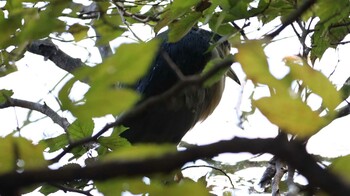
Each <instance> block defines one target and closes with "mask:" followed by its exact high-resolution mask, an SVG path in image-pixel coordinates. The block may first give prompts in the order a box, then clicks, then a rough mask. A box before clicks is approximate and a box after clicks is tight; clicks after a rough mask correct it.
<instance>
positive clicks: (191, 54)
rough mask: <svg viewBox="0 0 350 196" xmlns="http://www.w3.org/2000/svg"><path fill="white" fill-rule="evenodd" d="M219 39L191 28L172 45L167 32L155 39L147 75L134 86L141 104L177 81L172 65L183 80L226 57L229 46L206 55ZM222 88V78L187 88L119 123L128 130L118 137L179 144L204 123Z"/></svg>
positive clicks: (220, 94) (234, 76) (216, 48)
mask: <svg viewBox="0 0 350 196" xmlns="http://www.w3.org/2000/svg"><path fill="white" fill-rule="evenodd" d="M220 38H221V37H220V36H219V35H216V34H213V33H211V32H209V31H206V30H203V29H198V28H197V29H195V28H193V29H192V30H191V31H190V32H189V33H188V34H187V35H185V36H184V37H183V38H182V39H181V40H180V41H178V42H176V43H169V42H168V41H167V32H164V33H161V34H159V35H158V36H157V39H161V40H162V43H161V45H160V49H159V51H158V55H157V56H156V58H155V60H154V62H153V64H152V65H151V66H150V69H149V72H148V73H147V74H146V75H145V76H144V77H143V78H142V79H141V80H140V81H139V82H138V83H137V84H136V85H135V89H136V90H137V91H138V92H140V93H141V94H142V96H143V98H142V100H141V102H142V101H144V100H147V99H148V98H150V97H152V96H156V95H159V94H161V93H163V92H165V91H166V90H168V89H169V88H171V87H172V86H173V85H175V84H176V83H177V82H178V81H179V77H178V75H177V74H176V73H175V71H174V69H172V68H171V67H170V65H169V59H167V58H165V55H167V56H168V57H170V59H171V61H172V63H173V65H176V66H177V68H178V70H180V71H181V72H182V74H183V75H184V76H188V75H193V74H199V73H201V72H202V71H203V69H204V67H205V65H206V64H207V63H208V62H209V61H210V60H211V59H214V58H218V57H219V58H224V57H225V56H227V55H228V54H229V53H230V44H229V43H228V42H227V41H224V42H222V43H220V44H218V45H216V46H215V47H213V49H212V50H211V51H210V46H211V45H212V44H214V43H217V42H218V41H219V39H220ZM227 75H230V76H231V77H232V78H233V79H234V80H235V81H236V82H237V83H239V80H238V78H237V76H236V75H235V74H234V72H233V71H232V70H231V69H230V71H228V74H227ZM224 85H225V77H223V78H222V79H221V80H220V81H219V82H217V83H215V84H214V85H212V86H211V87H208V88H204V87H197V86H193V87H188V88H186V89H184V90H183V91H182V92H180V93H179V94H177V95H174V96H173V97H172V98H171V99H169V100H166V101H163V102H161V103H158V104H157V105H156V106H154V107H151V108H149V109H148V110H147V111H144V112H143V113H142V114H139V115H138V116H136V117H133V118H131V119H128V120H127V121H125V122H124V123H123V125H124V126H126V127H129V129H128V130H126V131H124V132H123V133H122V134H121V136H122V137H125V138H126V139H128V140H129V141H130V142H131V143H140V142H142V143H179V142H180V141H181V138H182V137H183V136H184V135H185V134H186V132H187V131H188V130H189V129H191V128H192V127H193V126H194V125H195V124H196V123H197V122H198V121H202V120H205V119H206V118H207V117H208V116H209V115H210V114H211V113H212V112H213V111H214V109H215V108H216V106H217V105H218V103H219V101H220V99H221V96H222V93H223V89H224Z"/></svg>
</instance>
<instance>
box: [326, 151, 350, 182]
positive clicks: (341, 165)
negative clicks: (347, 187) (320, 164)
mask: <svg viewBox="0 0 350 196" xmlns="http://www.w3.org/2000/svg"><path fill="white" fill-rule="evenodd" d="M329 169H330V170H331V171H332V172H334V173H335V174H337V175H338V176H340V177H341V178H343V179H344V180H345V181H346V182H347V183H350V155H346V156H343V157H338V158H336V159H335V160H334V161H333V162H332V164H331V165H330V166H329Z"/></svg>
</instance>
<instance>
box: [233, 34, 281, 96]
mask: <svg viewBox="0 0 350 196" xmlns="http://www.w3.org/2000/svg"><path fill="white" fill-rule="evenodd" d="M261 45H262V42H261V41H259V40H253V41H248V42H246V43H243V44H239V45H237V46H236V47H237V49H238V53H237V54H236V60H237V61H238V62H239V63H240V64H241V65H242V68H243V71H244V72H245V73H246V75H247V78H248V79H250V80H252V81H253V82H254V83H255V84H258V83H260V84H266V85H268V86H269V87H273V88H275V89H276V90H279V91H286V89H287V88H286V86H285V85H284V84H283V82H282V81H280V80H277V79H276V78H275V77H274V76H272V75H271V73H270V71H269V66H268V63H267V57H266V55H265V52H264V50H263V48H262V46H261Z"/></svg>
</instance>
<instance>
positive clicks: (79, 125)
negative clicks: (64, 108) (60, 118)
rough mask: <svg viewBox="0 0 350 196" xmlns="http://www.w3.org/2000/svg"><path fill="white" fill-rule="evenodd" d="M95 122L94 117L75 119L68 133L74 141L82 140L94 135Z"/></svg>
mask: <svg viewBox="0 0 350 196" xmlns="http://www.w3.org/2000/svg"><path fill="white" fill-rule="evenodd" d="M93 130H94V122H93V120H92V119H84V120H80V119H77V120H75V121H74V122H73V123H72V124H71V125H70V126H69V127H68V130H67V131H68V135H69V138H70V139H71V140H72V141H77V140H81V139H84V138H88V137H91V136H92V132H93Z"/></svg>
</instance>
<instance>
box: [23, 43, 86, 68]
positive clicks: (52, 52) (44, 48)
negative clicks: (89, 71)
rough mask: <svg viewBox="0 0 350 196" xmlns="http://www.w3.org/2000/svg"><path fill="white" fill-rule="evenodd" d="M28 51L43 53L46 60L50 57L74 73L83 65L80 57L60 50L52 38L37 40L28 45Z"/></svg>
mask: <svg viewBox="0 0 350 196" xmlns="http://www.w3.org/2000/svg"><path fill="white" fill-rule="evenodd" d="M27 51H29V52H31V53H34V54H38V55H42V56H43V57H44V58H45V60H47V59H50V60H51V61H52V62H54V63H55V64H56V65H57V66H58V67H59V68H61V69H63V70H66V71H67V72H69V73H72V72H73V70H75V69H77V68H79V67H81V66H83V62H82V61H81V60H80V59H76V58H73V57H71V56H69V55H68V54H66V53H64V52H63V51H62V50H60V49H59V48H58V47H57V46H56V45H55V44H54V43H53V42H52V41H51V40H50V39H45V40H36V41H33V42H31V43H30V44H29V45H28V46H27Z"/></svg>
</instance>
